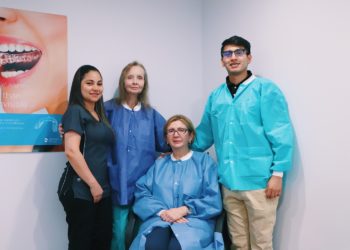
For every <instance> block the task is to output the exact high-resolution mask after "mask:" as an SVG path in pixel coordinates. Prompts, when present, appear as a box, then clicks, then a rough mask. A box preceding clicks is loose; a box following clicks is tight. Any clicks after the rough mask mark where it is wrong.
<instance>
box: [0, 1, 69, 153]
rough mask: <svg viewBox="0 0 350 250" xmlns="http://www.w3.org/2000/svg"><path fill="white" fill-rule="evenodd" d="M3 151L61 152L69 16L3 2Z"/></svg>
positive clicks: (0, 129) (0, 12)
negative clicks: (59, 125) (60, 131)
mask: <svg viewBox="0 0 350 250" xmlns="http://www.w3.org/2000/svg"><path fill="white" fill-rule="evenodd" d="M0 95H1V105H0V152H33V151H40V152H43V151H61V150H62V146H61V144H62V140H61V138H60V135H59V132H58V124H59V123H60V122H61V117H62V114H63V113H64V112H65V110H66V107H67V17H66V16H62V15H55V14H46V13H39V12H33V11H26V10H19V9H9V8H2V7H0Z"/></svg>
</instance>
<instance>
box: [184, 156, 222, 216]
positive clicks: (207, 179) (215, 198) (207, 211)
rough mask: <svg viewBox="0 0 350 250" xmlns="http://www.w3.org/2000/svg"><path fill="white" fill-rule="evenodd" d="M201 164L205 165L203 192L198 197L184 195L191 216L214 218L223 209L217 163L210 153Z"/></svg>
mask: <svg viewBox="0 0 350 250" xmlns="http://www.w3.org/2000/svg"><path fill="white" fill-rule="evenodd" d="M201 164H203V165H204V174H203V180H202V193H201V195H200V196H198V197H190V196H187V197H186V195H184V205H185V206H187V207H188V208H189V210H190V211H191V212H190V214H189V215H188V216H189V217H195V218H200V219H212V218H213V217H215V216H217V215H219V214H220V212H221V210H222V202H221V194H220V188H219V183H218V174H217V165H216V163H215V162H214V160H213V159H211V158H210V156H209V155H205V157H204V159H203V161H202V162H201Z"/></svg>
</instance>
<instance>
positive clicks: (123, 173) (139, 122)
mask: <svg viewBox="0 0 350 250" xmlns="http://www.w3.org/2000/svg"><path fill="white" fill-rule="evenodd" d="M105 110H106V114H107V118H108V120H109V122H110V124H111V126H112V128H113V129H114V131H115V134H116V141H115V143H114V145H113V148H112V150H111V154H110V155H109V158H108V169H109V175H110V184H111V187H112V201H113V203H114V204H115V205H130V204H132V202H133V199H134V190H135V183H136V181H137V180H138V179H139V178H140V177H141V176H142V175H144V174H145V173H146V171H147V170H148V169H149V167H150V166H151V165H152V164H153V163H154V161H155V159H156V157H157V152H166V151H169V148H168V146H167V144H166V142H165V140H164V137H163V127H164V125H165V122H166V121H165V119H164V118H163V116H162V115H160V114H159V113H158V112H157V111H156V110H155V109H153V108H146V107H144V106H143V105H141V107H140V108H139V109H134V110H132V109H130V108H128V107H126V106H123V105H119V104H117V103H116V101H115V99H111V100H109V101H107V102H105Z"/></svg>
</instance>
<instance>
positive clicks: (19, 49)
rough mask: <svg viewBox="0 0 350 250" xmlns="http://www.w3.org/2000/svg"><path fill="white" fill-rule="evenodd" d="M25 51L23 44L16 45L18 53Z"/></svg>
mask: <svg viewBox="0 0 350 250" xmlns="http://www.w3.org/2000/svg"><path fill="white" fill-rule="evenodd" d="M23 50H24V46H23V45H21V44H17V45H16V51H17V52H23Z"/></svg>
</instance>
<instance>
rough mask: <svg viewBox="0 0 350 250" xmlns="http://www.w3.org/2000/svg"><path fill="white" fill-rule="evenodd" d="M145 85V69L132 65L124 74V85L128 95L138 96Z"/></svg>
mask: <svg viewBox="0 0 350 250" xmlns="http://www.w3.org/2000/svg"><path fill="white" fill-rule="evenodd" d="M144 85H145V71H144V70H143V68H142V67H140V66H133V67H131V68H130V70H129V72H128V73H127V74H126V76H125V79H124V86H125V90H126V93H127V94H128V95H135V96H138V95H139V94H141V92H142V90H143V87H144Z"/></svg>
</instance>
